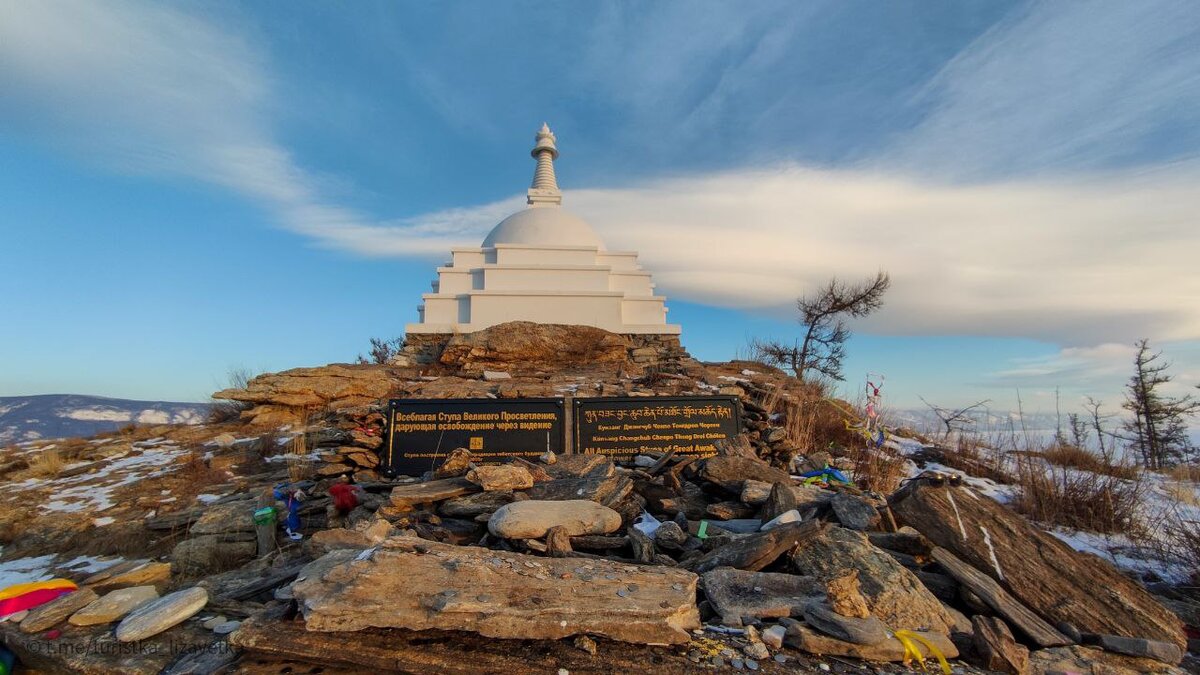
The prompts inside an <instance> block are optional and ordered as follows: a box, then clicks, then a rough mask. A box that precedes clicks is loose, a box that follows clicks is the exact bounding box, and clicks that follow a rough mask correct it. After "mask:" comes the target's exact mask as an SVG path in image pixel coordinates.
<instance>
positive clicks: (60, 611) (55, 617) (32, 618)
mask: <svg viewBox="0 0 1200 675" xmlns="http://www.w3.org/2000/svg"><path fill="white" fill-rule="evenodd" d="M96 597H97V596H96V592H95V591H93V590H92V589H90V588H81V589H79V590H77V591H72V592H70V593H67V594H66V595H60V596H58V597H57V598H55V599H53V600H51V601H50V602H47V603H46V604H44V605H38V606H37V607H35V608H33V609H31V610H29V615H28V616H26V617H25V618H24V619H22V620H21V630H22V631H23V632H26V633H40V632H42V631H44V630H48V629H50V628H53V627H54V626H55V625H56V624H58V623H59V622H61V621H66V620H67V617H69V616H71V615H72V614H74V613H75V612H77V611H79V610H80V609H82V608H84V607H86V606H88V605H90V604H91V603H92V601H94V600H95V599H96Z"/></svg>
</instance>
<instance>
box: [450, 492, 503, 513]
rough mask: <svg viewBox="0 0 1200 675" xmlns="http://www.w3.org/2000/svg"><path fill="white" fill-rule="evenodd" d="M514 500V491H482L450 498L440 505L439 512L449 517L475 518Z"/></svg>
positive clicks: (494, 510)
mask: <svg viewBox="0 0 1200 675" xmlns="http://www.w3.org/2000/svg"><path fill="white" fill-rule="evenodd" d="M512 500H513V495H512V492H506V491H504V490H500V491H495V492H480V493H477V494H473V495H467V496H465V497H455V498H454V499H448V500H446V501H444V502H442V504H441V506H439V507H438V513H440V514H441V515H443V516H446V517H447V518H474V517H475V516H478V515H482V514H484V513H486V514H489V515H490V514H492V513H495V512H496V509H498V508H500V507H501V506H504V505H505V504H507V503H509V502H511V501H512Z"/></svg>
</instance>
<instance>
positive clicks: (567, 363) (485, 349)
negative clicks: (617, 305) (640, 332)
mask: <svg viewBox="0 0 1200 675" xmlns="http://www.w3.org/2000/svg"><path fill="white" fill-rule="evenodd" d="M629 348H630V344H629V341H628V340H627V339H625V338H623V337H621V336H620V335H617V334H616V333H610V332H608V331H606V330H602V329H600V328H593V327H591V326H565V325H558V324H543V323H533V322H530V321H510V322H508V323H502V324H499V325H496V326H491V327H490V328H485V329H484V330H480V331H474V332H472V333H460V334H456V335H454V336H453V337H451V338H450V341H449V342H447V343H446V348H445V349H444V350H443V351H442V356H441V359H440V361H441V362H442V363H443V364H445V365H447V366H452V367H456V368H461V369H462V370H464V371H467V372H472V373H482V372H483V371H485V370H497V371H500V370H503V371H512V370H516V369H520V368H522V367H525V368H531V369H536V370H560V369H563V368H570V367H576V366H596V365H611V366H617V365H620V364H624V363H627V362H628V359H629V354H628V350H629Z"/></svg>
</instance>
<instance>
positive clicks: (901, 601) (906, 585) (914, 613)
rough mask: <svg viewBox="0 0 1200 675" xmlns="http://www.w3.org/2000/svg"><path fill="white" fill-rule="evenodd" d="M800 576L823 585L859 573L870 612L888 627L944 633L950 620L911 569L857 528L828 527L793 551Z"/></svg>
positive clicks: (793, 560)
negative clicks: (869, 539)
mask: <svg viewBox="0 0 1200 675" xmlns="http://www.w3.org/2000/svg"><path fill="white" fill-rule="evenodd" d="M792 565H793V566H794V567H795V569H796V571H797V572H798V573H800V574H805V575H812V576H815V577H817V578H818V579H820V580H821V581H822V583H826V582H829V581H831V580H833V579H837V578H839V577H841V576H843V575H844V574H846V572H848V571H850V570H857V571H858V580H859V588H860V590H861V592H862V594H863V597H864V598H866V601H867V606H868V608H869V609H870V610H871V613H872V614H874V615H875V616H876V617H878V618H879V619H880V620H881V621H883V622H884V623H885V624H887V626H888V627H889V628H891V629H892V630H901V629H905V630H929V631H932V632H935V633H941V634H943V635H949V634H950V632H951V631H952V629H953V626H954V618H953V617H951V616H950V615H949V614H948V613H947V612H946V610H945V609H944V608H943V607H942V603H941V602H940V601H939V600H938V599H937V598H936V597H934V595H933V593H931V592H929V590H928V589H927V588H925V585H924V584H922V583H921V581H920V580H919V579H917V577H916V576H914V575H913V573H912V572H910V571H908V570H907V569H905V568H904V567H903V566H902V565H900V563H898V562H896V560H895V558H893V557H892V556H890V555H888V554H887V553H885V552H883V551H882V550H880V549H877V548H875V547H874V546H872V545H871V543H870V542H869V541H868V540H867V536H866V535H865V534H863V533H861V532H855V531H853V530H847V529H845V528H841V527H832V528H830V529H829V530H828V531H827V532H826V533H825V534H824V535H822V536H818V537H814V538H813V539H812V540H811V541H810V542H809V543H808V544H807V545H806V546H802V547H799V548H797V549H796V551H795V552H794V553H793V554H792Z"/></svg>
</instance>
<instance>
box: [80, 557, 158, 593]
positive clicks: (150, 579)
mask: <svg viewBox="0 0 1200 675" xmlns="http://www.w3.org/2000/svg"><path fill="white" fill-rule="evenodd" d="M170 578H171V563H163V562H147V563H142V564H140V565H135V566H133V567H132V568H131V569H127V570H124V571H122V572H119V573H116V574H105V573H104V572H101V573H99V574H95V575H93V576H91V577H88V578H87V579H84V581H83V585H85V586H87V587H89V588H91V589H92V590H94V591H96V592H97V593H104V592H106V591H111V590H113V589H116V588H126V587H128V586H146V585H154V586H159V585H160V584H162V583H163V582H165V581H167V580H168V579H170Z"/></svg>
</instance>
